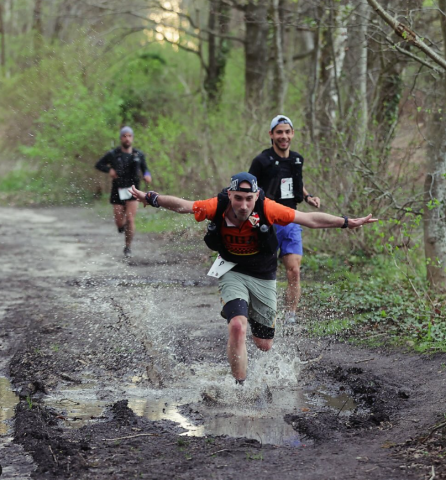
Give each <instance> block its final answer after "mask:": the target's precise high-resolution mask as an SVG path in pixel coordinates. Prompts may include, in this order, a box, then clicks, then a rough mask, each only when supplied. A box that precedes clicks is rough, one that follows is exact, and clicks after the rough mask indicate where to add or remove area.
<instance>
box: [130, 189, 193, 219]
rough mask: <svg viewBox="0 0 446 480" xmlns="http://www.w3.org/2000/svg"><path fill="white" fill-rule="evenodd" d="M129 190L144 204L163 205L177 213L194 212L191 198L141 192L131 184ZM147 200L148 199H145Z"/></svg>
mask: <svg viewBox="0 0 446 480" xmlns="http://www.w3.org/2000/svg"><path fill="white" fill-rule="evenodd" d="M129 192H130V193H131V194H132V195H133V196H134V197H135V198H136V200H138V202H141V203H143V204H144V206H146V205H149V204H150V205H152V206H154V207H163V208H166V209H167V210H172V211H173V212H177V213H194V211H193V208H192V207H193V205H194V202H192V201H191V200H184V198H178V197H173V196H172V195H159V194H158V193H156V192H148V193H147V194H146V192H142V191H141V190H138V189H136V188H135V186H134V185H132V188H130V189H129ZM147 200H149V201H147Z"/></svg>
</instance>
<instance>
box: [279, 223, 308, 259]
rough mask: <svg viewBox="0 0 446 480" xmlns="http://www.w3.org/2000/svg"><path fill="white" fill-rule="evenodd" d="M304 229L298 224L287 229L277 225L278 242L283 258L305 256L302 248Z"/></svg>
mask: <svg viewBox="0 0 446 480" xmlns="http://www.w3.org/2000/svg"><path fill="white" fill-rule="evenodd" d="M301 232H302V227H301V226H300V225H297V224H296V223H290V224H289V225H286V226H285V227H282V226H281V225H276V233H277V240H278V241H279V248H280V254H279V257H280V258H282V257H283V256H284V255H288V254H289V253H294V254H296V255H301V256H302V255H303V253H304V251H303V248H302V233H301Z"/></svg>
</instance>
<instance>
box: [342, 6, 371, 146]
mask: <svg viewBox="0 0 446 480" xmlns="http://www.w3.org/2000/svg"><path fill="white" fill-rule="evenodd" d="M369 15H370V7H369V6H368V5H367V3H366V1H365V0H359V2H358V4H357V6H356V9H355V15H354V16H353V19H352V23H353V25H354V26H353V27H351V28H350V29H349V40H348V56H349V62H346V63H347V66H348V71H347V72H345V78H346V79H347V86H348V98H347V101H346V108H345V110H350V113H352V114H353V115H352V116H353V118H355V124H354V125H352V126H351V130H352V132H351V136H350V141H349V148H351V149H352V150H353V151H356V153H358V154H360V153H361V152H362V149H363V147H364V143H365V138H366V134H367V124H368V101H367V26H368V21H369Z"/></svg>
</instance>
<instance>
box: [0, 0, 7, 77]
mask: <svg viewBox="0 0 446 480" xmlns="http://www.w3.org/2000/svg"><path fill="white" fill-rule="evenodd" d="M0 35H1V46H0V66H1V69H2V75H3V76H5V75H6V72H5V65H6V39H5V37H6V32H5V23H4V8H3V2H0Z"/></svg>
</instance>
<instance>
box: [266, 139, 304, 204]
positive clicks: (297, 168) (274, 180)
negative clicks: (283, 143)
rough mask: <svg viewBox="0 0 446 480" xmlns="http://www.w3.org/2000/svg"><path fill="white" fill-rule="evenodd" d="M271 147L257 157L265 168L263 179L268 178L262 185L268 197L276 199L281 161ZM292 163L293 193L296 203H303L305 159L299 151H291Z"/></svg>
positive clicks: (290, 158) (290, 159)
mask: <svg viewBox="0 0 446 480" xmlns="http://www.w3.org/2000/svg"><path fill="white" fill-rule="evenodd" d="M271 150H272V149H271V148H268V149H267V150H263V152H262V153H261V154H260V155H259V156H258V157H257V158H258V159H259V160H260V162H261V164H262V167H263V169H264V172H263V174H262V178H263V179H268V180H266V183H264V184H263V185H262V188H263V190H264V191H265V195H266V197H267V198H270V199H271V200H276V201H277V200H278V199H276V192H277V189H278V188H279V185H280V180H281V177H280V162H279V160H278V158H277V157H276V156H275V155H273V154H272V153H271ZM288 159H289V161H290V163H291V173H292V177H293V195H294V199H295V200H296V203H301V202H302V201H303V199H304V184H303V178H302V167H303V164H304V159H303V157H302V155H300V154H299V153H297V152H292V151H290V156H289V157H288Z"/></svg>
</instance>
